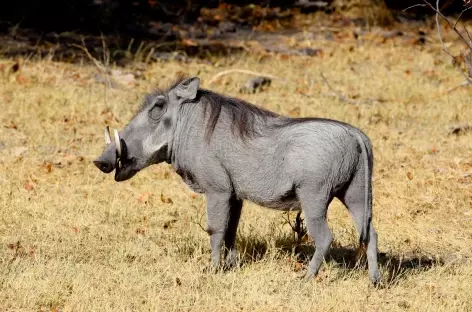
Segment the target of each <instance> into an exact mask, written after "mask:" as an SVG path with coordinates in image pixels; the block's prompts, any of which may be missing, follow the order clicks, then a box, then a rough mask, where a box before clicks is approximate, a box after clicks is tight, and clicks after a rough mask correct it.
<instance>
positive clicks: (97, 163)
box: [93, 160, 113, 173]
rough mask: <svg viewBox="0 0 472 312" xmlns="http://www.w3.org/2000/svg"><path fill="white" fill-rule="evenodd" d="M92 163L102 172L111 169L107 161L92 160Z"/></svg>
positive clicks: (110, 170) (107, 171) (108, 171)
mask: <svg viewBox="0 0 472 312" xmlns="http://www.w3.org/2000/svg"><path fill="white" fill-rule="evenodd" d="M93 164H94V165H95V166H96V167H97V168H98V169H100V170H101V171H102V172H105V173H110V172H112V171H113V165H112V164H111V163H110V162H108V161H101V160H94V161H93Z"/></svg>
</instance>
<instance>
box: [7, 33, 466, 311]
mask: <svg viewBox="0 0 472 312" xmlns="http://www.w3.org/2000/svg"><path fill="white" fill-rule="evenodd" d="M318 44H319V43H318ZM322 44H323V46H324V47H325V54H324V56H322V57H314V58H297V57H293V58H288V59H280V58H277V57H271V58H264V59H258V58H257V57H256V56H249V55H247V56H244V57H241V56H237V57H236V56H234V57H228V58H223V59H221V60H220V65H219V67H214V66H210V65H206V64H203V63H198V62H194V63H191V64H188V65H187V64H179V63H159V64H154V65H150V66H146V67H144V70H143V77H144V79H140V80H138V85H137V86H136V87H133V88H130V87H128V88H122V89H106V88H105V87H104V86H103V85H101V84H99V83H97V82H96V81H95V80H94V79H93V78H91V77H93V75H94V74H95V73H96V68H94V67H92V66H91V67H87V66H74V65H68V64H60V63H52V62H48V61H47V60H42V61H27V62H25V63H24V64H23V66H22V67H21V70H20V72H18V73H16V74H7V73H4V74H3V75H2V76H1V77H0V79H1V82H0V111H1V114H0V121H1V125H2V127H1V128H0V187H1V188H0V189H1V191H0V205H1V209H0V218H1V222H0V306H1V309H2V310H12V311H15V310H27V311H34V310H49V309H56V310H61V311H122V310H154V311H175V310H179V311H232V310H242V311H358V310H359V311H360V310H362V311H380V310H381V311H405V310H407V311H466V310H469V311H470V310H471V309H472V287H471V283H470V282H471V280H472V263H471V261H470V256H471V254H472V247H471V246H472V209H471V204H472V196H471V195H472V192H471V190H472V189H471V183H472V133H466V134H463V135H453V136H450V135H448V134H447V130H446V127H447V126H449V125H451V124H455V123H459V122H465V123H467V122H470V116H472V106H471V105H470V91H469V90H467V89H459V90H457V91H455V92H453V93H451V94H449V95H444V96H439V95H440V92H442V91H444V90H446V89H448V88H449V87H451V86H454V85H456V84H459V83H460V82H461V77H460V76H459V75H458V74H457V72H456V71H455V70H454V69H453V68H452V66H451V65H449V64H448V62H447V58H446V56H444V55H443V54H442V52H441V50H440V47H439V46H436V45H434V46H431V48H428V49H425V48H421V47H417V46H406V45H394V44H393V43H385V44H383V45H379V46H376V45H375V44H368V43H367V44H366V45H364V46H362V47H359V48H355V49H354V51H352V52H349V47H350V46H354V45H355V43H353V42H351V41H350V40H346V41H345V42H344V43H343V44H337V43H336V44H334V43H330V42H326V43H322ZM330 54H331V55H330ZM0 64H2V66H3V65H4V66H6V67H5V68H8V67H9V66H10V64H11V61H8V60H0ZM228 68H244V69H251V70H255V71H260V72H267V73H270V74H273V75H278V76H283V77H285V78H287V79H288V80H289V82H288V83H282V82H279V81H274V82H273V84H272V86H271V87H270V89H269V90H268V91H266V92H263V93H259V94H254V95H240V94H238V92H237V90H238V89H239V87H240V86H241V85H242V83H243V81H244V79H245V78H246V76H243V75H229V76H225V77H223V78H222V79H221V80H220V81H219V82H218V83H215V84H214V85H213V86H211V88H212V89H214V90H216V91H220V92H224V93H227V94H231V95H237V96H241V97H243V98H245V99H247V100H249V101H252V102H254V103H257V104H258V105H261V106H263V107H266V108H270V109H273V110H275V111H278V112H281V113H286V114H295V115H296V114H298V113H299V114H300V115H301V116H322V117H328V118H335V119H339V120H343V121H346V122H349V123H352V124H354V125H356V126H359V127H360V128H361V129H363V130H364V131H365V132H366V133H367V134H368V135H369V136H370V138H371V139H372V141H373V145H374V154H375V173H374V176H375V181H374V223H375V226H376V228H377V231H378V233H379V249H380V252H381V253H382V255H381V257H380V258H381V259H380V260H381V267H382V271H383V274H384V277H385V278H386V280H387V281H388V284H387V287H385V288H383V289H374V288H373V287H372V286H371V285H370V283H369V279H368V274H367V271H366V270H363V269H357V268H352V265H351V262H352V261H351V260H352V256H353V255H354V248H355V247H356V242H357V234H356V232H355V230H354V226H353V223H352V220H351V218H350V217H349V216H348V214H347V212H346V210H345V209H344V208H343V207H342V206H341V205H340V204H339V202H334V203H333V204H332V206H331V207H330V210H329V223H330V227H331V228H332V231H333V234H334V237H335V243H334V244H333V248H332V249H331V256H332V258H333V259H332V260H330V261H328V263H327V264H326V265H324V266H323V269H322V271H321V273H320V276H319V277H318V278H317V279H316V280H313V281H311V282H303V281H300V280H298V279H297V275H298V274H299V273H300V272H297V270H299V269H300V265H299V264H297V255H296V254H295V253H293V252H291V251H290V248H288V249H287V248H286V247H287V245H290V243H291V235H292V234H291V230H290V228H289V226H288V225H287V224H284V223H283V218H282V215H281V213H280V212H275V211H271V210H269V209H265V208H261V207H257V206H255V205H253V204H250V203H246V204H245V208H244V210H243V216H242V221H241V226H240V228H239V232H238V245H239V249H240V252H241V257H242V262H243V266H242V268H240V269H237V270H234V271H231V272H227V273H218V274H214V275H212V274H206V273H202V269H203V268H204V267H205V265H206V264H207V263H208V261H209V239H208V236H207V234H206V233H205V232H203V231H202V229H201V228H200V225H199V223H200V222H202V223H204V220H205V218H204V213H205V209H204V207H205V206H204V204H205V202H204V198H203V197H200V196H196V195H194V194H193V193H192V192H191V191H190V190H189V189H188V188H187V187H186V186H185V185H184V184H183V182H181V180H180V178H179V177H178V176H177V175H176V174H174V173H173V172H172V171H171V169H170V168H169V167H168V166H167V165H166V164H161V165H158V166H153V167H151V168H148V169H146V170H145V171H143V172H141V173H139V174H138V175H137V176H136V177H134V178H133V179H131V180H129V181H126V182H123V183H115V182H114V180H113V177H112V176H111V175H105V174H103V173H101V172H99V170H97V169H96V168H95V167H94V166H93V164H92V160H93V159H94V158H95V157H96V156H97V155H98V154H99V153H101V151H102V149H103V146H104V140H103V136H102V132H103V128H104V126H105V124H106V123H109V124H110V125H111V127H117V128H121V127H123V126H124V125H125V124H126V122H127V121H128V120H129V118H130V117H131V116H132V114H133V113H134V110H135V109H137V107H138V106H139V101H140V100H141V99H142V95H143V92H147V91H149V90H151V89H152V88H153V87H154V86H156V85H160V86H163V85H166V84H167V83H169V82H170V81H171V80H172V78H173V77H174V76H175V73H176V72H177V71H183V72H185V73H188V74H190V75H197V74H198V75H199V76H200V77H201V78H202V84H203V86H204V87H209V86H207V82H208V81H209V79H210V78H211V77H212V76H213V75H215V74H216V73H217V72H219V71H221V70H224V69H228ZM320 71H323V72H324V75H325V76H326V77H327V79H329V81H330V83H331V84H333V85H334V86H336V88H338V89H339V90H341V91H342V92H343V93H344V94H345V95H347V96H355V95H356V94H358V95H359V96H360V98H361V99H366V98H383V99H386V100H387V102H381V103H372V104H361V105H351V104H348V103H345V102H342V101H339V100H338V99H336V98H333V97H326V96H324V95H323V94H326V93H329V92H331V90H329V89H328V88H327V86H326V84H325V83H324V82H323V80H322V79H321V78H320V75H319V73H320ZM4 72H5V70H4ZM24 147H26V148H27V149H24ZM161 194H162V195H161ZM168 199H171V201H170V200H168ZM202 216H203V218H202ZM200 220H202V221H200ZM202 225H203V226H204V224H202ZM343 259H344V260H343ZM437 259H440V260H437Z"/></svg>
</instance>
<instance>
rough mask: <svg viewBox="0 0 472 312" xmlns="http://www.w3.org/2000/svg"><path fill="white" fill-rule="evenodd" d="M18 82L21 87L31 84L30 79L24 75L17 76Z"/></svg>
mask: <svg viewBox="0 0 472 312" xmlns="http://www.w3.org/2000/svg"><path fill="white" fill-rule="evenodd" d="M15 79H16V82H18V83H19V84H21V85H27V84H28V83H29V79H28V78H26V77H25V76H24V75H22V74H20V75H18V76H16V78H15Z"/></svg>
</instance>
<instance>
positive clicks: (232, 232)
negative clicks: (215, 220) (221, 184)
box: [225, 195, 243, 268]
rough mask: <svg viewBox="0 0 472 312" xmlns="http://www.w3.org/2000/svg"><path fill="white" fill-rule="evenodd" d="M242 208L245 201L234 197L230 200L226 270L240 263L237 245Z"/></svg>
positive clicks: (226, 239)
mask: <svg viewBox="0 0 472 312" xmlns="http://www.w3.org/2000/svg"><path fill="white" fill-rule="evenodd" d="M242 207H243V201H242V200H240V199H238V198H236V196H234V195H233V196H232V197H231V199H230V210H229V221H228V228H227V230H226V235H225V256H226V268H232V267H234V266H236V265H237V263H238V254H237V251H236V246H235V245H236V244H235V243H236V232H237V229H238V224H239V217H240V216H241V208H242Z"/></svg>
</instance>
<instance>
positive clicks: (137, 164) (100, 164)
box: [93, 77, 200, 182]
mask: <svg viewBox="0 0 472 312" xmlns="http://www.w3.org/2000/svg"><path fill="white" fill-rule="evenodd" d="M199 87H200V79H199V78H197V77H193V78H188V79H185V80H183V81H180V82H179V83H177V84H176V85H174V86H172V87H170V88H169V89H168V91H167V92H161V91H158V92H153V93H151V94H149V95H148V96H147V97H146V99H145V100H144V103H143V104H142V106H141V108H140V110H139V111H138V112H137V113H136V115H135V116H134V117H133V119H132V120H131V121H130V122H129V123H128V124H127V125H126V126H125V128H124V129H123V130H122V131H120V132H118V131H117V130H114V139H115V142H112V140H111V135H110V131H109V129H108V127H106V129H105V143H106V147H105V150H104V151H103V153H102V154H101V155H100V156H99V157H98V158H97V159H95V160H94V161H93V163H94V164H95V166H97V168H98V169H100V170H101V171H102V172H104V173H110V172H112V171H113V170H114V169H116V171H115V181H117V182H120V181H125V180H128V179H130V178H131V177H133V176H134V175H135V174H136V173H137V172H138V171H140V170H142V169H144V168H146V167H147V166H150V165H152V164H158V163H161V162H163V161H166V162H168V163H169V162H170V155H171V151H170V150H169V144H170V142H171V140H172V136H173V129H174V126H175V124H176V119H177V114H178V110H179V107H180V105H181V104H182V103H184V102H186V101H192V100H194V99H195V98H196V96H197V92H198V89H199Z"/></svg>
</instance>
